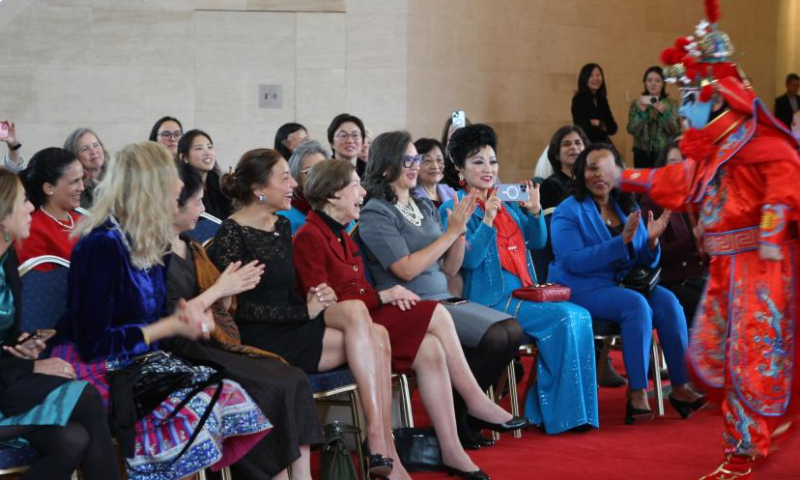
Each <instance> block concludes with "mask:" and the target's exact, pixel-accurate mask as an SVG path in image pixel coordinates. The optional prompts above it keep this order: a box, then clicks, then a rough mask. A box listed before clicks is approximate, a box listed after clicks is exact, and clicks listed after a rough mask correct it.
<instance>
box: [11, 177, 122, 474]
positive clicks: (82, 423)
mask: <svg viewBox="0 0 800 480" xmlns="http://www.w3.org/2000/svg"><path fill="white" fill-rule="evenodd" d="M31 212H33V205H31V203H30V202H29V201H28V200H27V199H26V196H25V189H24V188H23V185H22V182H20V180H19V179H18V178H17V176H16V175H14V174H13V173H11V172H9V171H7V170H2V169H0V230H2V234H1V235H0V267H1V268H0V341H2V344H3V349H2V354H0V441H3V442H9V441H14V440H16V439H20V438H21V439H23V440H24V441H26V442H28V443H29V444H30V445H33V447H34V448H35V449H36V450H37V452H38V453H39V457H38V459H37V460H36V461H35V462H34V463H33V465H31V467H30V468H29V469H28V470H27V471H26V472H24V473H23V474H22V476H21V478H22V479H41V478H48V479H50V478H52V479H59V480H66V479H69V478H71V476H72V472H73V471H74V470H75V469H76V468H78V467H80V469H81V471H82V476H83V478H86V479H87V480H115V479H119V478H120V474H119V470H118V468H117V458H116V455H115V453H114V448H113V446H112V444H111V432H110V431H109V427H108V422H107V421H106V418H105V414H104V409H103V403H102V401H101V398H100V395H99V394H98V392H97V390H96V389H95V388H94V387H93V386H91V385H88V384H87V383H86V382H83V381H76V380H75V370H74V368H73V367H72V365H70V364H69V363H67V362H65V361H64V360H62V359H60V358H47V359H39V357H40V355H41V353H42V351H43V350H44V349H45V344H44V343H43V342H42V341H41V340H36V341H34V340H31V341H30V342H25V341H24V340H25V339H26V338H27V337H29V336H30V335H31V334H32V333H33V332H21V331H20V320H21V311H22V302H21V300H22V298H21V294H20V278H19V273H18V272H17V268H18V267H19V263H18V262H17V257H16V253H15V251H14V246H13V245H14V243H15V242H17V241H19V240H24V239H25V238H26V237H27V236H28V234H29V232H30V222H31ZM18 340H19V341H20V343H17V341H18Z"/></svg>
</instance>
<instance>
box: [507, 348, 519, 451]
mask: <svg viewBox="0 0 800 480" xmlns="http://www.w3.org/2000/svg"><path fill="white" fill-rule="evenodd" d="M506 369H507V370H508V395H509V396H510V397H511V398H510V400H511V415H514V416H515V417H517V416H519V398H518V396H517V372H516V371H515V370H514V360H511V362H510V363H509V364H508V367H506ZM520 437H522V429H519V428H518V429H516V430H514V438H520Z"/></svg>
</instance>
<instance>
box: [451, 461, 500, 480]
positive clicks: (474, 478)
mask: <svg viewBox="0 0 800 480" xmlns="http://www.w3.org/2000/svg"><path fill="white" fill-rule="evenodd" d="M442 470H444V473H446V474H448V475H450V476H451V477H461V478H463V479H464V480H490V477H489V475H487V474H486V472H484V471H483V470H480V469H478V470H475V471H474V472H464V471H462V470H459V469H457V468H453V467H450V466H448V465H445V464H442Z"/></svg>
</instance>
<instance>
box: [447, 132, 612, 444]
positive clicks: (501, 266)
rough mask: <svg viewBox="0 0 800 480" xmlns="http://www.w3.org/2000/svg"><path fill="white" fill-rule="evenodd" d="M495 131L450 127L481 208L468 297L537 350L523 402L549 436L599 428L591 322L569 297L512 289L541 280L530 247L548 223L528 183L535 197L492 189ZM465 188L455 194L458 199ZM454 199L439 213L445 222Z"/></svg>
mask: <svg viewBox="0 0 800 480" xmlns="http://www.w3.org/2000/svg"><path fill="white" fill-rule="evenodd" d="M496 146H497V136H496V135H495V133H494V130H492V129H491V128H490V127H488V126H486V125H471V126H467V127H463V128H460V129H458V130H456V131H455V132H454V133H453V136H452V137H451V139H450V143H449V145H448V150H449V153H450V158H451V159H452V160H453V163H454V165H455V168H456V169H457V170H458V173H459V175H460V177H461V179H462V183H463V184H464V186H465V187H466V188H469V189H470V191H477V192H478V195H479V198H480V199H481V200H480V201H479V202H478V203H479V205H480V208H477V209H476V210H475V213H474V214H473V216H472V218H471V219H470V220H469V222H468V224H467V231H466V237H467V238H466V240H467V246H466V248H465V252H464V260H463V263H462V266H461V272H462V274H463V275H464V296H465V297H466V298H469V299H470V300H472V301H473V302H477V303H480V304H483V305H486V306H488V307H491V308H494V309H496V310H501V311H504V312H506V313H508V314H509V315H513V316H515V317H516V318H517V320H518V321H519V323H520V325H521V326H522V328H523V329H524V330H525V332H526V333H527V334H528V335H530V336H531V337H533V338H534V340H535V341H536V346H537V348H538V350H539V361H538V362H537V366H536V368H537V380H536V382H535V383H534V385H533V386H531V389H530V390H529V391H528V393H527V395H526V400H525V416H526V417H528V418H529V419H530V421H531V423H534V424H537V425H540V426H542V427H543V428H544V430H545V431H546V432H547V433H549V434H555V433H561V432H564V431H566V430H571V429H579V430H582V429H586V428H590V427H595V428H596V427H598V426H599V420H598V414H597V382H596V374H595V363H594V362H595V359H594V345H593V337H592V320H591V317H590V316H589V313H588V312H587V311H586V310H585V309H583V308H581V307H578V306H577V305H574V304H572V303H569V302H545V303H538V302H531V301H526V300H520V299H518V298H514V297H513V295H512V292H513V291H514V289H517V288H520V287H522V286H523V285H524V284H530V283H531V282H533V283H535V282H536V272H534V270H533V263H532V261H531V257H530V254H529V250H530V249H537V248H542V247H543V246H544V244H545V240H546V239H547V229H546V227H545V224H544V220H543V217H542V214H541V213H542V212H541V205H539V189H538V187H536V188H534V187H533V186H532V185H529V187H530V189H531V200H530V202H523V203H519V204H518V203H502V202H500V201H499V200H498V199H497V196H496V195H495V194H494V193H493V186H494V184H495V182H496V180H497V174H498V163H497V157H496V155H495V148H496ZM465 194H466V193H465V192H464V190H461V191H459V192H458V196H459V198H461V197H463V196H464V195H465ZM452 205H453V202H452V200H450V201H448V202H445V203H444V204H443V205H442V207H441V209H440V214H441V217H442V221H443V222H444V224H445V225H447V219H448V217H447V216H448V213H449V210H451V209H452Z"/></svg>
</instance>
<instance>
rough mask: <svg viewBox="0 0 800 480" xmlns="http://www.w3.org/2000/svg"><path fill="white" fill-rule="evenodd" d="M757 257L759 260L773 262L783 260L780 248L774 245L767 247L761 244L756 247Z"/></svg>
mask: <svg viewBox="0 0 800 480" xmlns="http://www.w3.org/2000/svg"><path fill="white" fill-rule="evenodd" d="M758 256H759V257H761V260H771V261H774V262H777V261H779V260H783V254H782V253H781V247H778V246H775V245H767V244H766V243H762V244H761V245H760V246H759V247H758Z"/></svg>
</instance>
